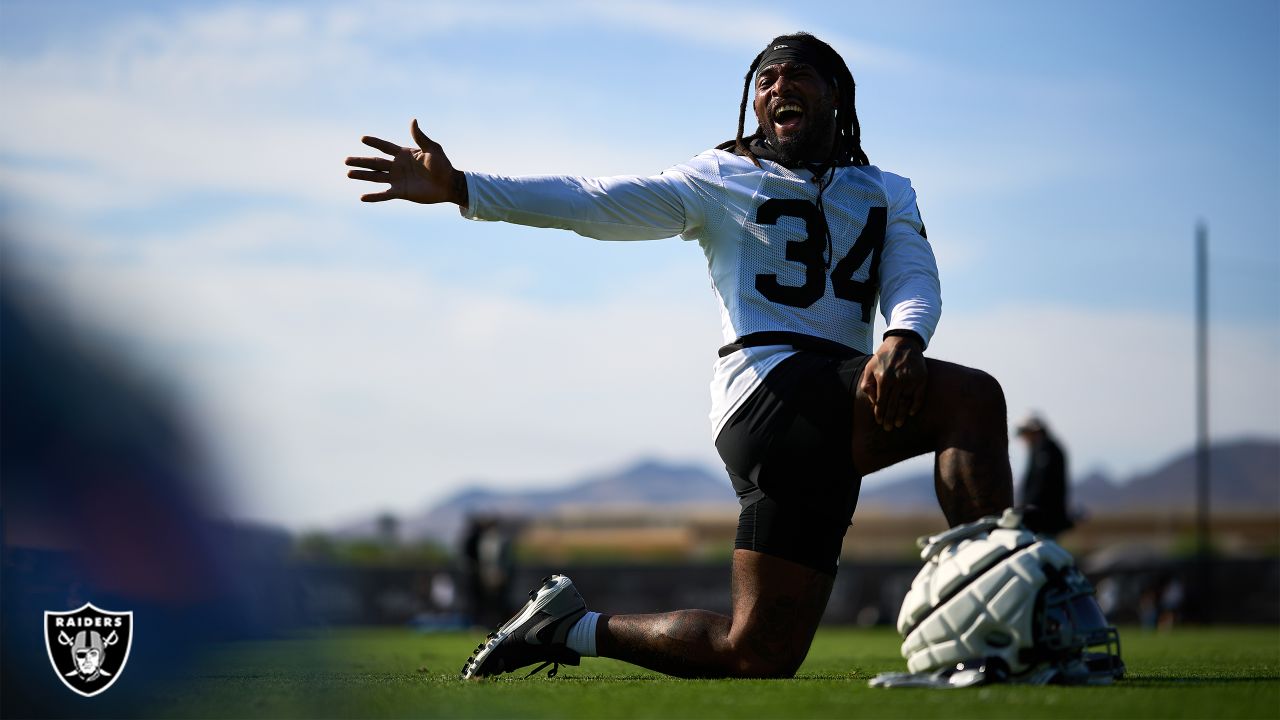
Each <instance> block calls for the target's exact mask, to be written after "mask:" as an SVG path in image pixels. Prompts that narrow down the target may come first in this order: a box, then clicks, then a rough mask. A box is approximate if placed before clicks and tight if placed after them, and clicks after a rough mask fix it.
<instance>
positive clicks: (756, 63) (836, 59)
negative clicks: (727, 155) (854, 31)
mask: <svg viewBox="0 0 1280 720" xmlns="http://www.w3.org/2000/svg"><path fill="white" fill-rule="evenodd" d="M786 40H800V41H803V42H806V43H812V44H813V45H814V46H815V47H816V48H817V49H818V52H819V54H820V55H821V56H822V57H823V59H825V60H826V61H827V62H828V63H829V65H830V67H833V68H835V77H834V78H832V79H834V80H835V85H836V98H837V101H838V103H839V106H838V107H837V109H836V143H835V147H834V148H832V155H833V157H831V158H829V159H828V163H830V164H831V165H870V164H871V161H870V160H868V159H867V154H866V153H865V152H863V151H862V127H861V126H860V125H859V124H858V111H857V109H856V107H855V106H854V99H855V92H854V91H855V89H856V86H855V85H854V82H853V73H851V72H849V66H848V65H846V64H845V61H844V58H842V57H840V53H838V52H836V51H835V50H834V49H833V48H832V47H831V46H830V45H828V44H826V43H824V42H822V41H821V40H819V39H818V38H816V37H814V36H813V35H811V34H809V33H807V32H797V33H793V34H791V35H779V36H778V37H776V38H774V39H773V40H770V41H769V44H768V45H766V46H765V47H766V48H770V47H773V46H774V45H776V44H777V43H779V42H783V41H786ZM765 52H766V50H761V51H760V54H759V55H756V57H755V59H754V60H752V61H751V67H750V68H749V69H748V70H747V76H746V77H745V78H744V79H743V81H742V105H741V106H740V107H739V108H738V135H737V137H736V138H734V139H733V140H732V141H731V142H727V143H724V144H723V145H721V146H720V147H719V149H721V150H728V149H730V148H732V149H733V150H734V151H735V152H737V153H738V154H739V155H745V156H746V157H748V158H750V160H751V162H753V163H755V165H756V167H759V166H760V160H759V158H757V157H756V156H755V153H753V152H751V142H750V141H752V140H755V139H757V138H761V137H762V135H763V133H762V131H761V129H760V128H759V127H757V128H756V131H755V133H753V134H752V135H750V136H748V137H746V138H744V137H743V136H742V132H743V129H744V125H745V123H746V119H747V100H748V99H749V98H750V97H751V79H752V78H753V77H755V74H756V70H758V69H759V68H760V60H761V59H762V58H763V57H764V54H765Z"/></svg>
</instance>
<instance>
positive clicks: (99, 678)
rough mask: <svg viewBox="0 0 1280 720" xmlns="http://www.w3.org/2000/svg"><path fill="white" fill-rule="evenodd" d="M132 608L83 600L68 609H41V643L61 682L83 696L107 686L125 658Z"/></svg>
mask: <svg viewBox="0 0 1280 720" xmlns="http://www.w3.org/2000/svg"><path fill="white" fill-rule="evenodd" d="M132 643H133V612H132V611H129V612H111V611H109V610H102V609H99V608H96V607H94V606H93V604H92V603H85V604H84V605H83V606H82V607H81V608H80V609H78V610H72V611H70V612H51V611H48V610H46V611H45V613H44V645H45V649H47V650H48V651H49V662H51V663H53V670H54V672H56V673H57V674H58V677H59V678H61V679H62V683H63V684H64V685H66V686H67V687H69V688H71V689H72V690H74V691H75V692H77V693H80V694H81V695H83V696H85V697H93V696H94V695H97V694H98V693H100V692H102V691H104V690H106V689H107V688H109V687H111V685H112V684H113V683H114V682H115V681H116V680H118V679H119V678H120V673H121V672H123V671H124V664H125V663H126V662H128V661H129V647H130V646H131V645H132Z"/></svg>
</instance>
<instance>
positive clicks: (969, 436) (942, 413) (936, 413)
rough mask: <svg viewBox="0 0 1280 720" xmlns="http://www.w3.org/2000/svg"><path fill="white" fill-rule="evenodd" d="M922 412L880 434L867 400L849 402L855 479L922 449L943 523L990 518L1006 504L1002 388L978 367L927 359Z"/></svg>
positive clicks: (1009, 491)
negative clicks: (928, 457)
mask: <svg viewBox="0 0 1280 720" xmlns="http://www.w3.org/2000/svg"><path fill="white" fill-rule="evenodd" d="M927 363H928V368H929V380H928V383H929V384H928V388H927V390H926V391H925V392H926V394H925V401H924V407H923V408H922V409H921V410H920V412H919V413H917V414H916V415H915V416H914V417H912V418H911V419H910V420H908V421H907V423H906V424H905V425H903V426H902V427H901V428H895V429H894V430H892V431H888V432H886V431H885V430H884V428H882V427H881V426H879V425H878V424H877V423H876V422H875V417H874V414H873V411H872V409H871V401H870V400H868V399H867V397H866V395H864V394H862V393H861V392H859V393H858V394H857V396H856V398H855V400H854V425H853V427H854V430H853V435H854V437H853V455H854V458H853V459H854V464H855V465H856V467H857V468H858V471H859V472H861V473H862V474H863V475H868V474H870V473H873V472H875V471H876V470H879V469H881V468H885V467H888V466H890V465H893V464H894V463H898V462H901V461H903V460H906V459H908V458H912V457H915V456H917V455H923V454H924V453H927V452H933V453H935V456H934V490H935V491H936V492H937V495H938V504H939V505H940V506H941V507H942V512H943V514H944V515H946V518H947V522H948V523H949V524H950V525H953V526H954V525H959V524H960V523H965V522H969V521H971V520H976V519H978V518H980V517H982V516H984V515H996V514H999V513H1000V511H1001V510H1003V509H1004V508H1007V507H1009V506H1010V505H1012V504H1013V473H1012V471H1011V470H1010V468H1009V435H1008V432H1009V431H1008V426H1007V422H1008V419H1007V413H1006V410H1005V401H1004V391H1003V390H1002V389H1001V388H1000V383H998V382H996V380H995V378H993V377H991V376H990V375H988V374H987V373H985V372H982V371H981V370H974V369H971V368H967V367H964V366H961V365H956V364H953V363H948V362H943V361H940V360H933V359H928V360H927Z"/></svg>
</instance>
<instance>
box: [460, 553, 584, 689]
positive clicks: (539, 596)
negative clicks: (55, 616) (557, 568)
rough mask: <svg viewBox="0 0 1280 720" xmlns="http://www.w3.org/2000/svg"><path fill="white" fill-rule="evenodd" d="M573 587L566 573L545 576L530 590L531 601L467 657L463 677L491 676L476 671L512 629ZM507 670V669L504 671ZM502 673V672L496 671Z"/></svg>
mask: <svg viewBox="0 0 1280 720" xmlns="http://www.w3.org/2000/svg"><path fill="white" fill-rule="evenodd" d="M571 587H573V581H571V580H570V579H569V578H567V577H565V576H564V575H552V576H550V577H546V578H543V580H542V584H541V585H539V586H538V587H537V589H535V590H531V591H529V602H527V603H525V605H524V608H523V609H522V610H521V611H520V612H519V613H517V614H516V616H515V617H513V618H511V619H510V620H508V621H506V622H505V623H503V624H502V626H501V627H499V628H498V629H497V630H495V631H493V632H491V633H489V635H488V637H486V638H485V641H484V642H482V643H480V644H479V645H478V646H476V649H475V652H473V653H471V657H469V658H467V662H466V664H465V665H463V666H462V679H463V680H474V679H476V678H481V677H489V676H488V675H476V674H475V673H476V671H477V670H479V669H480V666H481V665H482V664H484V661H485V660H486V659H488V657H489V655H490V654H491V653H492V652H493V651H494V650H495V649H496V648H497V647H498V646H499V645H501V644H502V641H503V640H506V639H507V636H509V635H510V634H511V631H512V629H514V628H518V627H520V626H521V625H523V624H525V623H526V622H528V621H529V620H530V619H531V618H533V616H534V615H537V614H538V613H539V612H540V611H541V610H542V609H543V608H545V607H546V606H547V605H550V604H551V601H552V600H554V599H555V598H556V596H557V595H559V594H560V593H561V592H563V591H564V589H565V588H571ZM502 672H507V671H505V670H504V671H502ZM494 674H495V675H501V674H502V673H494Z"/></svg>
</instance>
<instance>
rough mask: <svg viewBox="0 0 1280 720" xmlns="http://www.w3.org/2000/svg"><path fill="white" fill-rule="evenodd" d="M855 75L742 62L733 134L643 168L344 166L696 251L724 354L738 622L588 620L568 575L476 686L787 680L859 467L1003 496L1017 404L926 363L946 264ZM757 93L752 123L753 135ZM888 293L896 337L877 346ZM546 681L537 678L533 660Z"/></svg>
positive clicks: (409, 153)
mask: <svg viewBox="0 0 1280 720" xmlns="http://www.w3.org/2000/svg"><path fill="white" fill-rule="evenodd" d="M854 89H855V85H854V81H853V76H852V75H851V74H850V72H849V69H848V67H847V66H846V64H845V62H844V60H843V59H842V58H841V57H840V55H839V54H838V53H836V52H835V50H833V49H832V48H831V47H830V46H829V45H827V44H826V43H824V42H822V41H821V40H819V39H817V38H816V37H814V36H812V35H809V34H807V33H797V34H792V35H784V36H780V37H777V38H774V39H773V40H772V41H770V42H769V44H768V46H766V47H765V49H764V50H763V51H762V52H760V54H759V55H757V56H756V58H755V60H754V61H753V62H752V63H751V66H750V68H749V70H748V71H747V74H746V77H745V79H744V83H743V90H742V105H741V107H740V108H739V115H738V132H737V136H736V137H735V138H734V139H733V140H729V141H727V142H724V143H722V144H720V145H719V146H718V147H716V148H715V149H712V150H707V151H706V152H703V153H701V154H700V155H698V156H696V157H694V158H693V159H692V160H689V161H688V162H685V163H681V164H678V165H676V166H674V167H672V168H670V169H668V170H666V171H665V172H663V173H661V174H659V175H655V176H652V177H638V176H625V177H606V178H579V177H565V176H534V177H505V176H500V175H491V174H486V173H479V172H471V171H468V172H463V171H461V170H459V169H457V168H454V167H453V165H452V164H451V163H450V162H449V159H448V158H447V157H446V155H445V153H444V150H443V149H442V148H441V146H440V145H439V144H438V143H436V142H435V141H433V140H431V139H430V138H428V137H427V136H426V135H425V134H424V133H423V132H422V130H421V129H420V128H419V127H418V123H417V121H414V122H412V123H411V125H410V133H411V135H412V137H413V141H414V144H415V145H416V147H401V146H400V145H397V144H395V143H392V142H388V141H386V140H382V139H379V138H374V137H365V138H363V142H364V143H365V144H367V145H369V146H371V147H373V148H376V149H377V150H380V151H382V152H383V153H385V155H386V156H385V157H381V156H379V157H351V158H347V160H346V164H347V165H348V166H352V167H354V168H358V169H355V170H350V171H348V173H347V174H348V176H349V177H352V178H355V179H358V180H367V181H371V182H375V183H383V184H386V185H387V187H386V188H385V189H381V190H380V191H378V192H373V193H369V194H366V195H363V196H361V200H363V201H365V202H381V201H385V200H392V199H404V200H410V201H413V202H418V203H444V202H451V203H455V204H457V205H458V206H459V207H460V209H461V212H462V214H463V216H464V217H467V218H471V219H477V220H501V221H506V222H512V223H518V224H522V225H529V226H535V227H555V228H563V229H566V230H572V231H574V232H576V233H579V234H581V235H585V236H587V237H592V238H599V239H610V240H643V239H656V238H665V237H671V236H675V235H679V236H680V237H682V238H684V239H687V240H696V241H697V242H698V243H699V244H700V245H701V247H702V249H703V251H704V253H705V255H706V258H707V262H708V264H709V268H710V275H711V278H712V283H713V290H714V293H715V296H716V299H717V300H718V302H719V304H720V312H721V318H722V326H723V328H724V342H725V345H724V346H723V347H721V348H720V351H719V359H718V361H717V362H716V364H715V368H714V372H713V379H712V398H713V399H712V411H711V419H712V426H713V431H714V433H715V438H716V440H715V442H716V447H717V449H718V450H719V452H720V455H721V457H722V458H723V460H724V462H725V466H726V468H727V470H728V472H729V476H730V478H731V479H732V481H733V485H734V488H735V490H736V491H737V495H738V499H739V502H740V505H741V514H740V516H739V523H738V533H737V539H736V541H735V544H734V547H735V549H734V553H733V563H732V594H733V603H732V607H733V610H732V615H728V616H725V615H720V614H717V613H712V612H708V611H704V610H678V611H675V612H667V613H660V614H653V615H602V614H599V613H596V612H588V611H587V609H586V606H585V604H584V602H583V600H582V598H581V597H580V596H579V594H578V592H577V590H576V589H575V588H574V586H573V583H572V582H571V581H570V580H569V579H568V578H566V577H564V576H561V575H555V576H552V577H550V578H547V579H546V580H545V581H544V582H543V584H542V585H541V586H540V587H538V588H536V589H535V590H534V591H533V592H531V593H530V595H531V599H530V601H529V603H528V604H527V605H526V606H525V607H524V609H523V610H521V612H520V613H519V614H517V615H516V616H515V617H513V618H512V619H511V620H509V621H508V622H507V623H506V624H504V625H503V626H502V627H500V628H498V630H497V631H496V632H494V633H492V634H490V635H489V637H488V638H487V639H486V641H485V642H484V643H482V644H481V645H480V647H478V648H477V650H476V652H475V654H473V655H472V657H471V658H470V659H469V660H468V661H467V663H466V665H465V667H464V668H463V673H462V675H463V677H466V678H470V677H483V676H490V675H496V674H500V673H503V672H510V671H512V670H515V669H517V668H521V667H525V666H528V665H532V664H534V663H539V662H540V663H542V666H543V667H545V666H546V665H550V664H553V663H554V664H555V667H553V668H552V673H553V674H554V672H555V671H556V669H557V668H558V667H559V664H561V663H568V664H575V665H576V664H578V660H579V658H580V657H582V656H594V655H601V656H605V657H611V658H616V659H619V660H624V661H627V662H630V663H634V664H636V665H640V666H643V667H646V668H650V669H653V670H657V671H659V672H663V673H667V674H670V675H676V676H683V677H790V676H792V675H794V674H795V672H796V669H797V668H799V667H800V664H801V662H802V661H803V660H804V658H805V655H806V654H807V653H808V650H809V645H810V643H811V642H812V640H813V634H814V631H815V630H816V628H817V626H818V622H819V620H820V619H821V617H822V613H823V610H824V609H825V607H826V604H827V599H828V596H829V595H830V592H831V586H832V581H833V579H834V577H835V574H836V567H837V563H838V559H839V555H840V548H841V543H842V539H843V537H844V534H845V531H846V529H847V528H848V527H849V524H850V519H851V517H852V515H853V511H854V506H855V504H856V503H857V498H858V491H859V488H860V485H861V478H862V476H863V475H865V474H867V473H872V472H875V471H876V470H879V469H881V468H884V467H887V466H889V465H892V464H894V463H897V462H900V461H902V460H905V459H907V458H911V457H914V456H917V455H920V454H923V453H928V452H932V453H934V454H935V484H936V489H937V495H938V500H939V503H940V504H941V506H942V510H943V512H944V514H945V515H946V519H947V521H948V522H949V523H950V524H951V525H956V524H960V523H965V522H969V521H972V520H976V519H978V518H980V517H982V516H984V515H989V514H993V513H999V512H1000V511H1001V510H1002V509H1003V508H1005V507H1007V506H1009V505H1010V504H1012V479H1011V473H1010V469H1009V460H1008V436H1007V430H1006V424H1005V423H1006V419H1005V402H1004V395H1003V392H1002V391H1001V388H1000V386H999V384H998V383H997V382H996V381H995V380H994V379H993V378H992V377H991V376H990V375H988V374H986V373H983V372H981V371H978V370H973V369H970V368H967V367H962V366H960V365H956V364H952V363H948V362H942V361H939V360H936V359H933V358H926V357H925V356H924V352H925V349H926V348H927V346H928V344H929V340H930V338H931V337H932V335H933V332H934V329H935V327H936V326H937V323H938V318H939V314H940V310H941V300H940V291H939V283H938V272H937V265H936V262H935V260H934V256H933V252H932V250H931V249H930V245H929V242H928V240H927V239H926V235H925V226H924V223H923V221H922V220H921V218H920V213H919V211H918V209H917V207H916V194H915V191H914V190H913V189H912V187H911V183H910V181H908V180H907V179H906V178H904V177H901V176H898V175H894V174H892V173H889V172H886V171H884V170H881V169H880V168H878V167H876V166H874V165H871V164H870V161H869V160H868V158H867V155H866V153H864V152H863V150H862V145H861V133H860V128H859V125H858V118H857V113H856V111H855V106H854V97H855V95H854ZM748 103H750V104H751V107H752V109H753V110H754V114H755V118H756V120H757V122H758V124H759V127H758V128H757V129H756V130H755V132H753V133H752V134H750V135H744V122H745V117H746V109H747V106H748ZM877 302H879V303H880V304H881V306H882V312H883V314H884V317H885V318H886V320H887V322H888V329H887V331H886V332H885V334H884V337H883V338H881V339H880V342H879V345H878V347H873V338H872V332H873V322H872V314H873V312H874V311H875V307H876V304H877ZM535 672H536V669H535Z"/></svg>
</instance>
